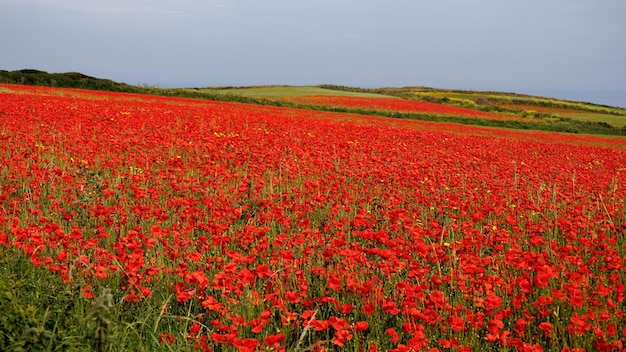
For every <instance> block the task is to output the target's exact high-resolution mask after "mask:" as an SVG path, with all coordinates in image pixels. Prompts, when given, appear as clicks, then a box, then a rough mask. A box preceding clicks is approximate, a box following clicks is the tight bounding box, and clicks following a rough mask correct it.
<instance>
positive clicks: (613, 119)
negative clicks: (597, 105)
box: [566, 112, 626, 127]
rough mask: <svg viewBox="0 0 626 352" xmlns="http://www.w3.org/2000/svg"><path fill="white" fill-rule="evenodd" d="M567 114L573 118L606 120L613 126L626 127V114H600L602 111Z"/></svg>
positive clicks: (592, 120) (596, 120)
mask: <svg viewBox="0 0 626 352" xmlns="http://www.w3.org/2000/svg"><path fill="white" fill-rule="evenodd" d="M566 116H567V117H569V118H571V119H574V120H579V121H590V122H606V123H608V124H609V125H611V126H615V127H626V116H616V115H610V114H600V113H593V112H581V113H573V114H568V115H566Z"/></svg>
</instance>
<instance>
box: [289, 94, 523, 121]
mask: <svg viewBox="0 0 626 352" xmlns="http://www.w3.org/2000/svg"><path fill="white" fill-rule="evenodd" d="M281 99H282V100H286V101H291V102H296V103H299V104H312V105H324V106H340V107H348V108H361V109H371V110H384V111H399V112H412V113H425V114H434V115H450V116H464V117H475V118H489V119H505V120H519V119H520V118H518V117H515V116H507V115H503V114H494V113H490V112H486V111H480V110H473V109H466V108H461V107H456V106H450V105H444V104H437V103H429V102H424V101H417V100H407V99H396V98H372V97H354V96H332V95H305V96H296V97H281Z"/></svg>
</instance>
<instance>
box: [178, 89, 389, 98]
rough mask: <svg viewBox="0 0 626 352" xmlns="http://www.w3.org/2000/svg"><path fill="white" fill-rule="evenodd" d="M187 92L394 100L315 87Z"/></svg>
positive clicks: (382, 95)
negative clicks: (330, 96)
mask: <svg viewBox="0 0 626 352" xmlns="http://www.w3.org/2000/svg"><path fill="white" fill-rule="evenodd" d="M187 90H189V91H200V92H207V93H228V94H236V95H244V96H254V97H275V96H305V95H332V96H351V97H370V98H395V97H393V96H389V95H384V94H376V93H366V92H349V91H341V90H332V89H325V88H322V87H317V86H260V87H240V88H219V87H215V88H214V87H208V88H200V89H187Z"/></svg>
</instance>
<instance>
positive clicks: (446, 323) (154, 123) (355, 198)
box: [0, 85, 626, 351]
mask: <svg viewBox="0 0 626 352" xmlns="http://www.w3.org/2000/svg"><path fill="white" fill-rule="evenodd" d="M341 99H346V98H341ZM625 147H626V141H625V139H620V138H604V137H589V136H573V135H564V134H550V133H532V132H526V131H505V130H496V129H489V128H478V127H470V126H459V125H454V124H443V123H442V124H437V123H427V122H420V121H403V120H398V119H385V118H377V117H369V116H360V117H358V116H356V115H350V114H334V113H327V112H320V111H308V110H298V109H285V108H278V107H268V106H256V105H246V104H237V103H224V102H212V101H201V100H191V99H176V98H155V97H148V96H140V95H130V94H116V93H93V92H87V91H77V90H69V89H66V90H56V89H52V88H41V87H25V86H17V85H3V86H1V87H0V256H6V255H8V254H7V253H21V255H23V256H25V257H26V258H29V261H30V263H31V264H32V265H33V266H36V267H39V268H40V269H41V270H45V271H47V272H48V271H49V272H52V273H55V275H58V276H59V277H60V278H62V280H63V282H64V283H65V284H66V285H67V286H68V287H76V288H77V289H78V292H80V296H79V297H76V300H83V301H89V300H96V299H98V298H99V297H101V296H102V295H103V293H106V294H108V295H109V296H108V297H109V299H110V300H111V303H110V305H109V308H108V309H109V310H110V311H112V312H114V314H113V316H112V317H111V324H112V325H116V324H117V325H118V326H120V327H121V328H120V329H119V330H116V331H117V332H116V333H117V334H121V332H120V331H122V330H124V331H126V330H132V331H134V332H133V334H135V335H137V340H139V341H143V343H145V344H146V346H150V344H151V343H154V344H155V345H154V346H152V347H146V348H148V349H150V348H152V349H153V348H162V349H163V350H191V349H197V350H206V351H212V350H214V351H221V350H234V349H238V350H241V351H254V350H276V351H279V350H289V351H293V350H319V351H323V350H348V351H380V350H393V351H417V350H432V351H470V350H472V349H473V350H474V351H483V350H519V351H585V350H599V351H613V350H615V351H617V350H621V349H623V348H624V347H625V344H626V302H625V301H624V294H625V286H624V282H625V281H626V274H625V273H624V268H625V266H626V237H625V235H624V233H625V232H626V214H625V211H626V204H625V200H626V151H625V150H624V148H625ZM135 307H141V308H139V309H137V308H135ZM0 320H1V319H0ZM114 332H115V331H114ZM5 335H6V334H5ZM131 335H132V334H131ZM6 336H8V335H6ZM119 336H122V335H119ZM0 338H2V336H1V335H0ZM5 338H6V337H5ZM5 341H7V340H5ZM109 343H110V345H108V348H109V349H110V350H124V349H125V348H128V345H131V344H130V343H129V342H127V341H126V339H124V338H121V337H118V338H117V340H116V341H111V342H109ZM124 343H125V344H127V345H123V344H124ZM155 346H156V347H155Z"/></svg>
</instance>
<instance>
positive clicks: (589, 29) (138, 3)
mask: <svg viewBox="0 0 626 352" xmlns="http://www.w3.org/2000/svg"><path fill="white" fill-rule="evenodd" d="M22 68H35V69H40V70H44V71H48V72H67V71H78V72H82V73H85V74H88V75H91V76H95V77H101V78H110V79H113V80H116V81H122V82H127V83H131V84H149V85H159V86H164V87H170V86H209V85H257V84H292V85H309V84H321V83H334V84H341V85H350V86H359V87H381V86H406V85H425V86H431V87H438V88H460V89H475V90H505V91H514V92H521V93H534V94H544V95H549V96H558V97H564V98H570V99H576V100H586V101H594V102H599V103H604V104H610V105H620V106H626V0H524V1H522V0H474V1H469V0H431V1H421V0H385V1H383V0H358V1H357V0H308V1H304V0H264V1H260V0H107V1H105V0H0V69H5V70H16V69H22Z"/></svg>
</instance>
